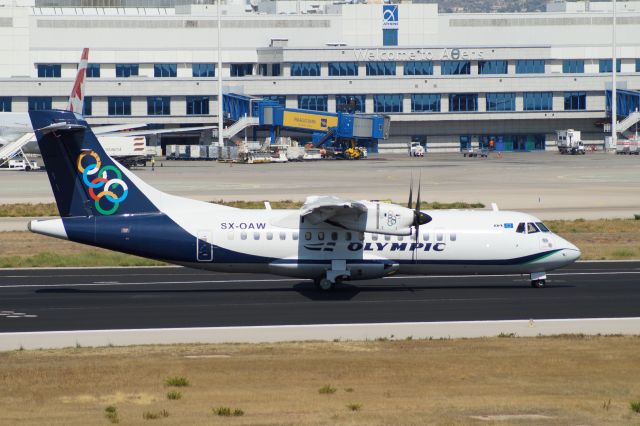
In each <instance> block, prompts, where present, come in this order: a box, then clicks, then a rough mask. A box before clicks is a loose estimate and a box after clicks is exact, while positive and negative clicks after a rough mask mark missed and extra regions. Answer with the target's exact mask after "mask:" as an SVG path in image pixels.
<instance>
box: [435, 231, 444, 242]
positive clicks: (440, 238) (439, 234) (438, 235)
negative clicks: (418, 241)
mask: <svg viewBox="0 0 640 426" xmlns="http://www.w3.org/2000/svg"><path fill="white" fill-rule="evenodd" d="M436 240H438V241H442V240H444V234H443V233H442V232H438V233H437V234H436Z"/></svg>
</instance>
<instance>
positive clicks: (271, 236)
mask: <svg viewBox="0 0 640 426" xmlns="http://www.w3.org/2000/svg"><path fill="white" fill-rule="evenodd" d="M267 240H273V232H267Z"/></svg>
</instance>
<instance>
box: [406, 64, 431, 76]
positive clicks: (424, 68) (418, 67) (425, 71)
mask: <svg viewBox="0 0 640 426" xmlns="http://www.w3.org/2000/svg"><path fill="white" fill-rule="evenodd" d="M404 75H433V62H432V61H411V62H405V63H404Z"/></svg>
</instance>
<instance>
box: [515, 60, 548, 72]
mask: <svg viewBox="0 0 640 426" xmlns="http://www.w3.org/2000/svg"><path fill="white" fill-rule="evenodd" d="M516 74H544V60H543V59H518V60H517V61H516Z"/></svg>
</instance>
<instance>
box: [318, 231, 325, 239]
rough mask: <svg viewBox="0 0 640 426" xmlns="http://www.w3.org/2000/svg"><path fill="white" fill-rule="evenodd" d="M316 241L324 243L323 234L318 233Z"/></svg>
mask: <svg viewBox="0 0 640 426" xmlns="http://www.w3.org/2000/svg"><path fill="white" fill-rule="evenodd" d="M318 240H320V241H324V232H318Z"/></svg>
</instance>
